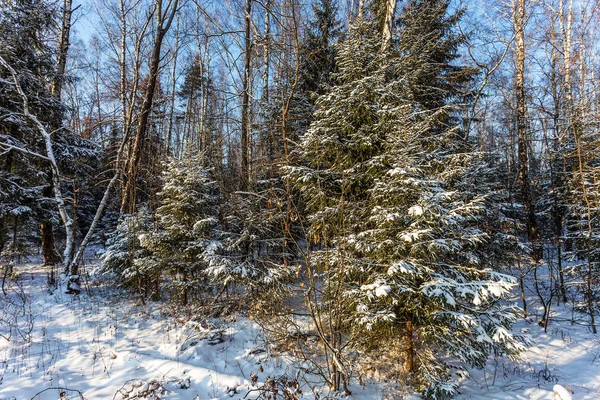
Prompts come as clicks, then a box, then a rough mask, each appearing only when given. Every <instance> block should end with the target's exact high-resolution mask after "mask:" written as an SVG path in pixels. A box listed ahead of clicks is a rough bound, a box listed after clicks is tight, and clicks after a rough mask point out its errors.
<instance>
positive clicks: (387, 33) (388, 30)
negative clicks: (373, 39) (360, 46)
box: [381, 0, 396, 51]
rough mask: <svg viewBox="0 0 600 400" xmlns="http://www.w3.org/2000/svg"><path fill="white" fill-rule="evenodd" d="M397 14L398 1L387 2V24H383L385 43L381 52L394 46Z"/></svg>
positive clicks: (389, 0)
mask: <svg viewBox="0 0 600 400" xmlns="http://www.w3.org/2000/svg"><path fill="white" fill-rule="evenodd" d="M395 13H396V0H387V1H386V5H385V22H384V24H383V41H382V42H381V51H386V50H387V49H388V48H389V47H390V45H391V44H392V26H393V25H394V14H395Z"/></svg>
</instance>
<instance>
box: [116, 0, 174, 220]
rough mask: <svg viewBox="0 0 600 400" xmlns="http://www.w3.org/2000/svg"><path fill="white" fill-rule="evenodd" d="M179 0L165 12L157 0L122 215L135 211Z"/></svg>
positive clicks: (122, 202) (161, 0) (161, 3)
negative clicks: (144, 149) (164, 49)
mask: <svg viewBox="0 0 600 400" xmlns="http://www.w3.org/2000/svg"><path fill="white" fill-rule="evenodd" d="M177 6H178V0H173V2H172V3H169V4H168V5H167V7H166V8H165V9H164V10H163V0H156V11H155V12H156V18H157V26H156V35H155V38H154V47H153V49H152V57H151V59H150V72H149V79H148V85H147V87H146V90H145V92H144V102H143V103H142V109H141V111H140V116H139V120H138V124H137V129H136V135H135V140H134V143H133V148H132V151H131V156H130V159H129V160H128V161H129V165H128V169H127V176H126V177H125V178H126V179H125V188H124V191H123V198H122V201H121V214H124V213H125V212H129V213H132V212H134V211H135V194H136V193H135V192H136V187H137V185H136V180H137V173H138V168H139V163H140V159H141V154H142V145H143V143H144V141H145V139H146V134H147V132H148V120H149V119H150V113H151V111H152V104H153V102H154V93H155V91H156V83H157V81H158V70H159V67H160V57H161V48H162V42H163V39H164V37H165V35H166V33H167V31H168V30H169V28H170V27H171V23H172V22H173V18H174V16H175V14H176V12H177Z"/></svg>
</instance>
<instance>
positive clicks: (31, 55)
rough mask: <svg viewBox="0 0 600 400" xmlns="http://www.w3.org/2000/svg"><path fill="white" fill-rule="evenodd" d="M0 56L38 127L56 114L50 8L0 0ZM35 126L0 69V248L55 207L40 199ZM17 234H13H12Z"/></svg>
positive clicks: (41, 169) (42, 166)
mask: <svg viewBox="0 0 600 400" xmlns="http://www.w3.org/2000/svg"><path fill="white" fill-rule="evenodd" d="M0 10H2V11H1V12H0V55H1V56H2V58H3V59H4V60H5V61H6V62H7V63H8V64H9V65H11V66H12V68H13V69H14V70H15V72H16V73H17V75H18V77H19V78H18V79H19V82H20V85H21V88H22V89H23V92H24V94H25V96H27V100H28V102H29V108H30V111H31V112H32V113H34V114H35V115H37V116H38V117H39V119H40V120H41V121H43V122H47V121H49V120H50V119H51V118H52V117H53V116H54V115H56V114H57V113H58V112H60V109H61V105H60V104H58V102H57V101H56V100H55V99H53V98H52V96H51V95H50V91H49V88H48V83H49V80H48V79H49V78H51V77H52V74H53V71H54V61H53V59H52V50H51V49H50V47H49V46H48V43H47V42H46V41H45V40H44V39H43V38H44V37H47V35H48V33H49V32H50V31H51V29H52V21H53V18H54V15H53V12H52V9H51V6H50V5H49V4H48V3H47V2H45V1H38V0H18V1H9V2H7V1H0ZM18 149H21V150H26V151H30V152H33V153H39V154H42V155H44V154H45V152H44V147H43V142H42V140H41V137H40V135H39V132H37V130H36V127H35V126H34V125H33V124H32V123H31V121H29V120H28V119H27V118H26V117H25V116H24V115H23V109H22V100H21V98H20V97H19V94H18V93H17V91H16V90H15V86H14V82H13V78H12V76H11V74H10V72H9V70H8V69H6V68H4V67H3V66H0V154H1V157H0V160H1V162H0V204H1V205H0V244H3V243H4V242H5V241H6V236H5V235H4V234H2V232H6V231H9V230H10V231H11V234H14V233H15V231H14V229H15V227H16V228H18V229H17V231H20V229H19V226H23V224H24V223H25V222H32V221H34V220H38V221H39V220H44V219H50V218H52V217H53V215H52V214H53V212H54V211H55V204H54V203H53V202H52V200H51V199H49V197H52V193H51V191H50V194H49V195H44V194H45V193H43V185H44V184H45V182H46V181H47V179H46V178H47V175H46V173H47V168H46V167H47V161H45V160H42V159H41V158H40V157H37V156H35V155H32V154H31V153H29V154H28V153H26V152H25V151H19V150H18ZM17 233H18V232H17Z"/></svg>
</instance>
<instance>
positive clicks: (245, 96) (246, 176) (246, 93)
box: [241, 0, 252, 190]
mask: <svg viewBox="0 0 600 400" xmlns="http://www.w3.org/2000/svg"><path fill="white" fill-rule="evenodd" d="M251 12H252V0H246V16H245V21H246V24H245V30H244V47H245V55H244V81H243V86H244V87H243V91H242V135H241V136H242V137H241V152H242V163H241V164H242V165H241V167H242V168H241V174H242V182H241V189H242V190H247V189H248V184H249V181H250V162H249V150H250V149H249V147H250V146H249V139H250V68H251V65H252V64H251V61H252V40H251V39H252V38H251V36H250V33H251V32H250V28H251V20H250V14H251Z"/></svg>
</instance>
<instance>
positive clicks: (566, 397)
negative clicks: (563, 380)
mask: <svg viewBox="0 0 600 400" xmlns="http://www.w3.org/2000/svg"><path fill="white" fill-rule="evenodd" d="M553 391H554V399H555V400H572V399H573V396H571V392H569V391H568V390H567V389H565V388H564V387H562V386H561V385H554V388H553Z"/></svg>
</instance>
